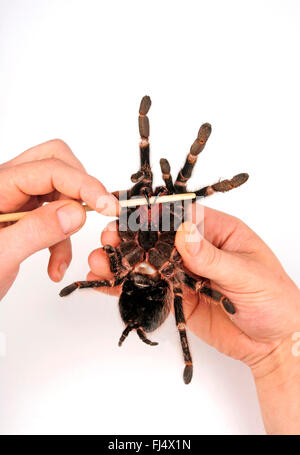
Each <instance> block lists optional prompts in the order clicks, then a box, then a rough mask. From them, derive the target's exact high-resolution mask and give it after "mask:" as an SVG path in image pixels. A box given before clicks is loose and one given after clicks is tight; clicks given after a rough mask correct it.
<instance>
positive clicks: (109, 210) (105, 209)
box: [96, 193, 119, 216]
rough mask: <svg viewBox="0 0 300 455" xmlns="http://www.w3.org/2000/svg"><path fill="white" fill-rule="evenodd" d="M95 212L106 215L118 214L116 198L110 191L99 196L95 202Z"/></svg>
mask: <svg viewBox="0 0 300 455" xmlns="http://www.w3.org/2000/svg"><path fill="white" fill-rule="evenodd" d="M96 209H97V212H99V213H101V214H102V215H107V216H118V213H119V202H118V199H117V198H116V197H115V196H113V195H112V194H110V193H107V194H103V195H102V196H99V197H98V199H97V202H96Z"/></svg>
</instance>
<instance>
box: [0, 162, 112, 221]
mask: <svg viewBox="0 0 300 455" xmlns="http://www.w3.org/2000/svg"><path fill="white" fill-rule="evenodd" d="M54 190H57V191H59V192H60V193H62V194H65V195H66V196H69V197H71V198H74V199H79V200H83V201H84V202H86V204H87V205H89V206H90V207H92V208H93V209H95V210H97V211H98V212H99V213H103V214H105V215H112V216H114V215H115V214H116V211H117V207H118V202H117V200H116V198H115V197H114V196H112V195H111V194H110V193H108V192H107V191H106V189H105V188H104V186H103V185H102V183H100V182H99V181H98V180H97V179H96V178H94V177H92V176H90V175H88V174H86V173H85V172H83V171H80V170H78V169H75V168H73V167H71V166H69V165H67V164H66V163H64V162H63V161H61V160H58V159H56V158H55V159H45V160H39V161H33V162H28V163H23V164H18V165H16V166H13V167H11V168H4V169H0V210H1V211H3V212H10V211H13V210H17V209H18V208H19V207H21V206H22V205H24V204H25V203H26V201H27V200H28V199H29V197H30V196H34V195H42V194H48V193H50V192H52V191H54Z"/></svg>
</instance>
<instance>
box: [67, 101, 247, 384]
mask: <svg viewBox="0 0 300 455" xmlns="http://www.w3.org/2000/svg"><path fill="white" fill-rule="evenodd" d="M150 105H151V100H150V98H149V96H144V97H143V99H142V101H141V104H140V110H139V131H140V135H141V142H140V161H141V162H140V169H139V171H138V172H137V173H136V174H133V175H132V177H131V180H132V182H133V183H134V186H133V187H132V188H131V189H130V190H128V191H126V192H115V193H114V194H115V195H116V197H118V198H119V199H120V198H121V197H122V198H132V197H145V198H146V199H147V201H148V206H139V207H138V208H137V207H135V208H131V209H122V210H121V212H120V216H119V220H118V232H119V236H120V240H121V241H120V244H119V246H118V247H117V248H113V247H112V246H110V245H105V246H104V250H105V252H106V254H107V256H108V258H109V263H110V268H111V271H112V273H113V275H114V279H113V280H111V281H108V280H100V281H76V282H75V283H73V284H70V285H69V286H67V287H65V288H64V289H62V291H61V292H60V296H62V297H63V296H66V295H68V294H70V293H71V292H73V291H74V290H75V289H77V288H99V287H104V286H108V287H114V286H118V285H121V288H122V292H121V295H120V299H119V309H120V313H121V317H122V319H123V321H124V323H125V324H126V328H125V330H124V331H123V333H122V336H121V338H120V340H119V346H121V344H122V342H123V341H124V340H125V338H126V337H127V335H128V334H129V332H130V331H132V330H135V331H136V333H137V335H138V336H139V337H140V339H141V340H142V341H143V342H144V343H146V344H149V345H150V346H154V345H157V344H158V343H155V342H152V341H150V340H149V339H148V338H147V336H146V333H147V332H152V331H154V330H155V329H156V328H158V327H159V326H160V325H161V324H162V323H163V322H164V321H165V319H166V318H167V316H168V314H169V313H170V309H171V305H172V302H173V304H174V312H175V319H176V324H177V328H178V331H179V335H180V341H181V346H182V351H183V357H184V362H185V369H184V372H183V379H184V382H185V383H186V384H188V383H189V382H190V381H191V379H192V375H193V365H192V358H191V354H190V350H189V345H188V340H187V335H186V321H185V317H184V312H183V308H182V298H183V292H182V286H183V285H186V286H188V287H189V288H192V289H193V290H195V291H196V292H200V293H202V294H204V295H206V296H208V297H209V298H210V299H211V300H212V302H214V303H216V304H218V303H221V304H222V305H223V307H224V309H225V310H226V311H227V312H228V313H229V314H234V313H235V308H234V305H233V304H232V302H230V300H229V299H228V298H227V297H225V296H224V295H222V294H220V292H218V291H216V290H214V289H212V288H211V287H210V284H209V281H208V280H207V279H205V278H203V277H198V276H195V275H193V274H192V273H191V272H189V271H188V270H187V269H186V268H185V266H184V265H183V262H182V259H181V256H180V254H179V253H178V251H177V250H176V248H175V246H174V242H175V234H176V229H178V226H179V225H180V224H181V222H182V220H183V218H184V208H183V205H182V204H181V203H180V204H178V203H173V204H170V206H169V212H168V213H169V216H170V220H169V221H170V223H169V226H168V230H165V229H163V221H164V220H163V219H162V218H163V216H162V213H163V210H162V204H155V205H152V206H151V205H150V203H149V197H150V196H152V195H154V196H158V195H161V194H178V193H185V192H186V183H187V181H188V179H189V178H190V177H191V174H192V170H193V168H194V165H195V163H196V161H197V157H198V155H199V153H200V152H202V150H203V148H204V147H205V144H206V141H207V139H208V138H209V136H210V133H211V126H210V124H209V123H204V124H203V125H202V126H201V127H200V129H199V132H198V136H197V138H196V140H195V141H194V143H193V145H192V146H191V149H190V152H189V154H188V156H187V158H186V161H185V164H184V166H183V168H182V169H181V170H180V172H179V174H178V176H177V179H176V181H175V183H174V184H173V180H172V176H171V174H170V165H169V163H168V161H167V160H166V159H164V158H162V159H161V160H160V166H161V170H162V177H163V179H164V182H165V186H163V187H158V188H156V189H155V190H154V191H153V188H152V172H151V167H150V159H149V140H148V139H149V119H148V117H147V113H148V111H149V108H150ZM247 179H248V174H245V173H243V174H238V175H236V176H234V177H233V178H232V179H231V180H223V181H219V182H218V183H215V184H213V185H210V186H206V187H204V188H201V189H199V190H197V191H196V192H195V193H196V195H197V197H198V198H201V197H205V196H209V195H211V194H213V193H215V192H225V191H229V190H231V189H233V188H236V187H238V186H240V185H242V184H243V183H245V182H246V180H247ZM155 208H156V210H155ZM132 216H133V217H134V219H135V221H137V222H136V223H135V224H134V226H133V223H132V222H131V223H130V219H131V218H132Z"/></svg>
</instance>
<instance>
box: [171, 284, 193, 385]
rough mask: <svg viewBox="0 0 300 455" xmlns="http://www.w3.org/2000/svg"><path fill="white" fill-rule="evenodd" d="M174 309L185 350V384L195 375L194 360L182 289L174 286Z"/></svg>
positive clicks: (183, 350)
mask: <svg viewBox="0 0 300 455" xmlns="http://www.w3.org/2000/svg"><path fill="white" fill-rule="evenodd" d="M173 292H174V310H175V320H176V325H177V328H178V331H179V335H180V342H181V347H182V352H183V358H184V362H185V369H184V372H183V380H184V382H185V384H189V383H190V382H191V379H192V376H193V362H192V357H191V353H190V349H189V343H188V339H187V336H186V330H185V317H184V313H183V308H182V289H181V288H179V287H178V288H177V287H176V288H174V289H173Z"/></svg>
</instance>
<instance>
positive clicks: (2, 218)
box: [0, 193, 196, 223]
mask: <svg viewBox="0 0 300 455" xmlns="http://www.w3.org/2000/svg"><path fill="white" fill-rule="evenodd" d="M191 199H196V194H195V193H182V194H170V195H166V196H159V197H157V196H151V197H150V198H149V202H150V204H154V203H155V204H163V203H166V202H176V201H185V200H191ZM119 204H120V206H121V207H136V206H138V205H148V201H147V200H146V198H144V197H141V198H133V199H125V200H123V201H122V200H120V201H119ZM83 208H84V210H85V211H86V212H92V211H94V209H92V208H91V207H89V206H87V205H83ZM27 213H30V211H29V212H16V213H4V214H2V215H0V223H5V222H8V221H18V220H20V219H21V218H23V217H24V216H25V215H27Z"/></svg>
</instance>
